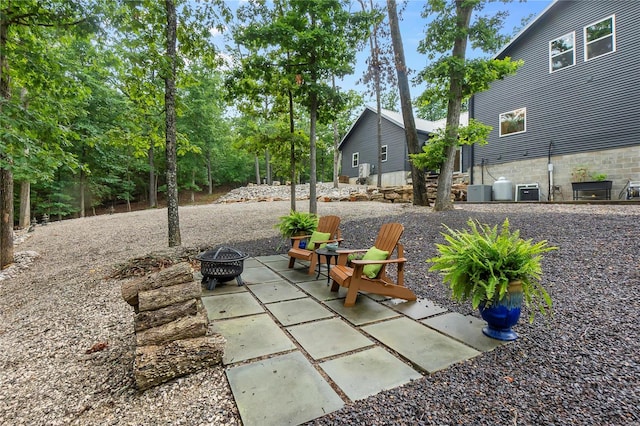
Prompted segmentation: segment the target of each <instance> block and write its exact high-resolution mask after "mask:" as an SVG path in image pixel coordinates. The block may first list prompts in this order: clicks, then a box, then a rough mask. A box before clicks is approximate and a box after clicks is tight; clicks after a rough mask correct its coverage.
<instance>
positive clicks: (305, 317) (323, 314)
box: [265, 297, 334, 327]
mask: <svg viewBox="0 0 640 426" xmlns="http://www.w3.org/2000/svg"><path fill="white" fill-rule="evenodd" d="M265 306H266V308H267V309H268V310H269V311H270V312H271V313H272V314H273V316H274V317H276V318H277V319H278V321H280V323H281V324H282V325H284V326H285V327H286V326H290V325H294V324H301V323H303V322H309V321H315V320H319V319H323V318H331V317H332V316H334V313H333V312H331V311H330V310H328V309H327V308H325V307H324V306H322V305H320V304H319V303H318V302H316V301H315V300H313V299H311V298H309V297H305V298H304V299H296V300H287V301H285V302H278V303H269V304H267V305H265Z"/></svg>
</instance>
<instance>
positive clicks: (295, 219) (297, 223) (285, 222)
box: [275, 210, 318, 238]
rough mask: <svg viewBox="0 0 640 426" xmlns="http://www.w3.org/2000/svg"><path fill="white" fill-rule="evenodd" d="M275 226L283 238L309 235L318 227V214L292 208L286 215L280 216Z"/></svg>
mask: <svg viewBox="0 0 640 426" xmlns="http://www.w3.org/2000/svg"><path fill="white" fill-rule="evenodd" d="M275 227H276V228H277V229H278V230H279V231H280V234H281V235H282V236H283V237H284V238H291V237H295V236H297V235H311V234H312V233H313V231H315V230H316V228H317V227H318V216H317V215H315V214H313V213H306V212H298V211H293V210H292V211H291V212H290V213H289V214H288V215H286V216H281V217H280V221H279V222H278V223H277V224H276V225H275Z"/></svg>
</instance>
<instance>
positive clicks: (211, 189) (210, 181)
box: [207, 151, 213, 195]
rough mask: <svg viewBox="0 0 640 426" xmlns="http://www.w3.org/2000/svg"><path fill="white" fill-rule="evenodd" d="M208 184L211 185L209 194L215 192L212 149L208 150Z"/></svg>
mask: <svg viewBox="0 0 640 426" xmlns="http://www.w3.org/2000/svg"><path fill="white" fill-rule="evenodd" d="M207 184H208V185H209V195H211V194H213V176H211V151H208V152H207Z"/></svg>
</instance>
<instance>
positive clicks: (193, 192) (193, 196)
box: [191, 170, 196, 204]
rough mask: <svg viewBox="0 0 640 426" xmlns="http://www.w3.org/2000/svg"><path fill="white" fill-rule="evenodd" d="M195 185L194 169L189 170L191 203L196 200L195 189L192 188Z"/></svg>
mask: <svg viewBox="0 0 640 426" xmlns="http://www.w3.org/2000/svg"><path fill="white" fill-rule="evenodd" d="M195 187H196V171H195V170H191V188H192V189H191V204H195V202H196V190H195V189H193V188H195Z"/></svg>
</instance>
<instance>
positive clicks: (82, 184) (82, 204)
mask: <svg viewBox="0 0 640 426" xmlns="http://www.w3.org/2000/svg"><path fill="white" fill-rule="evenodd" d="M79 179H80V188H79V191H80V217H84V216H85V214H84V208H85V199H84V192H85V187H86V177H85V175H84V172H83V171H82V170H80V177H79ZM20 203H21V204H20V220H22V187H21V188H20Z"/></svg>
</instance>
